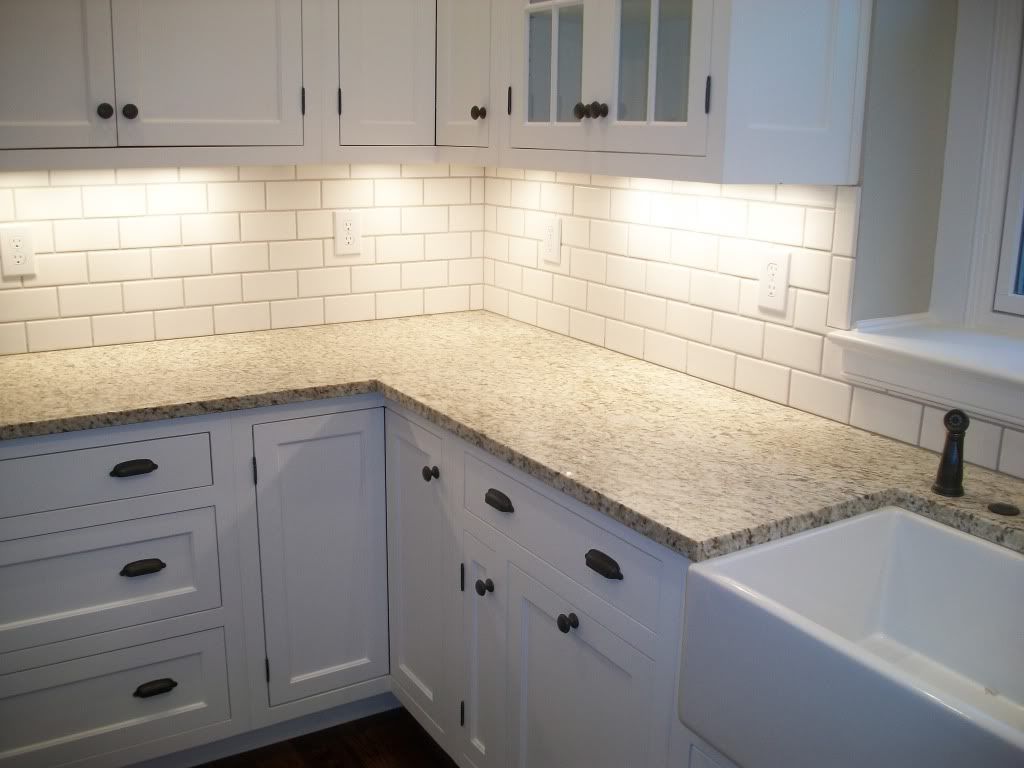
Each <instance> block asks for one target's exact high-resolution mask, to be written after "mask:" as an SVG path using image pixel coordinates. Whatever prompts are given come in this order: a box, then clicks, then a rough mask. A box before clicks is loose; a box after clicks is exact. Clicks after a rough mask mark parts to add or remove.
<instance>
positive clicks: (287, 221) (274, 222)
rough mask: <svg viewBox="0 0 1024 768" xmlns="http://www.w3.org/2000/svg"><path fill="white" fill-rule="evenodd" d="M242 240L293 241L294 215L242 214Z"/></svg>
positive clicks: (289, 213)
mask: <svg viewBox="0 0 1024 768" xmlns="http://www.w3.org/2000/svg"><path fill="white" fill-rule="evenodd" d="M241 216H242V239H243V240H294V239H295V214H294V213H291V212H288V213H243V214H242V215H241Z"/></svg>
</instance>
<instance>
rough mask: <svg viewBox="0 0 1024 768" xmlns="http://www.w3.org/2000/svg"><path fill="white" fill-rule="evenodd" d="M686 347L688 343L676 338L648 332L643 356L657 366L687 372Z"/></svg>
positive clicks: (645, 333)
mask: <svg viewBox="0 0 1024 768" xmlns="http://www.w3.org/2000/svg"><path fill="white" fill-rule="evenodd" d="M686 346H687V344H686V342H685V341H683V340H682V339H680V338H678V337H676V336H670V335H668V334H665V333H658V332H657V331H651V330H646V331H644V345H643V355H642V356H643V359H644V360H647V361H648V362H651V363H655V364H656V365H661V366H664V367H665V368H674V369H675V370H677V371H683V372H685V371H686ZM627 354H628V353H627ZM637 357H639V355H637Z"/></svg>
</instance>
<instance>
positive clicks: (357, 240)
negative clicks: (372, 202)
mask: <svg viewBox="0 0 1024 768" xmlns="http://www.w3.org/2000/svg"><path fill="white" fill-rule="evenodd" d="M362 251H363V220H362V214H361V213H360V212H359V211H335V212H334V254H335V255H336V256H358V255H359V254H360V253H362Z"/></svg>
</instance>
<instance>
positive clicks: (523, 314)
mask: <svg viewBox="0 0 1024 768" xmlns="http://www.w3.org/2000/svg"><path fill="white" fill-rule="evenodd" d="M508 316H509V317H511V318H512V319H513V320H518V321H519V322H521V323H529V324H530V325H536V324H537V300H536V299H534V298H531V297H530V296H523V295H522V294H521V293H509V295H508Z"/></svg>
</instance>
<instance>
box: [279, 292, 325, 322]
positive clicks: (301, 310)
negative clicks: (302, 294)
mask: <svg viewBox="0 0 1024 768" xmlns="http://www.w3.org/2000/svg"><path fill="white" fill-rule="evenodd" d="M323 322H324V300H323V299H321V298H319V297H317V298H310V299H290V300H288V301H272V302H270V327H271V328H297V327H299V326H303V325H323Z"/></svg>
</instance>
